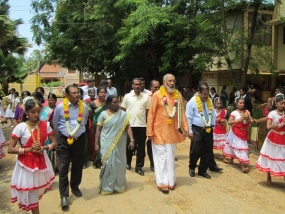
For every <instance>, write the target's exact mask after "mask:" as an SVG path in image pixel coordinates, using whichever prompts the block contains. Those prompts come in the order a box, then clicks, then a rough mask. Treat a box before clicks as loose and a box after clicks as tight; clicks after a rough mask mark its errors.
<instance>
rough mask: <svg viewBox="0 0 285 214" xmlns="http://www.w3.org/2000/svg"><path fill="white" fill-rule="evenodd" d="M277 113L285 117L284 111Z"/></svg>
mask: <svg viewBox="0 0 285 214" xmlns="http://www.w3.org/2000/svg"><path fill="white" fill-rule="evenodd" d="M275 111H276V113H277V114H278V115H280V116H283V114H284V111H282V112H278V111H277V110H275Z"/></svg>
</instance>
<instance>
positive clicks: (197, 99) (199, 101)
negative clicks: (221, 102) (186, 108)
mask: <svg viewBox="0 0 285 214" xmlns="http://www.w3.org/2000/svg"><path fill="white" fill-rule="evenodd" d="M195 101H196V104H197V107H198V111H199V113H200V116H201V118H202V120H203V122H204V124H205V127H206V132H207V133H210V132H211V119H212V109H213V104H212V100H211V98H210V97H208V98H207V101H206V102H207V107H208V109H209V112H207V114H208V118H209V121H208V123H207V121H206V119H205V115H204V114H203V105H202V101H201V99H200V97H199V96H198V95H196V97H195Z"/></svg>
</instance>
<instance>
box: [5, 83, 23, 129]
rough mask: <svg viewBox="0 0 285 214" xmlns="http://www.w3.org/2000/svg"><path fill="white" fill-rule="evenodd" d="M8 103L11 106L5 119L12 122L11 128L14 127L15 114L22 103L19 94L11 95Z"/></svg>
mask: <svg viewBox="0 0 285 214" xmlns="http://www.w3.org/2000/svg"><path fill="white" fill-rule="evenodd" d="M11 90H12V89H11ZM14 90H15V89H14ZM12 91H13V90H12ZM8 102H9V105H8V107H7V109H6V113H5V117H6V119H7V120H10V121H11V126H10V127H13V118H14V112H15V109H16V107H17V106H18V105H19V103H20V98H19V93H18V92H16V91H15V92H14V93H12V94H10V95H9V101H8Z"/></svg>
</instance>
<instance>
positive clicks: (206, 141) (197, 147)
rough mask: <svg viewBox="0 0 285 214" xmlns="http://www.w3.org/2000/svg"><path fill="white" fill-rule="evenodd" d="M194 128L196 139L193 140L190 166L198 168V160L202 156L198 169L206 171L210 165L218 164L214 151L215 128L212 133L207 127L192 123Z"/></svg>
mask: <svg viewBox="0 0 285 214" xmlns="http://www.w3.org/2000/svg"><path fill="white" fill-rule="evenodd" d="M192 130H193V135H194V139H193V140H192V141H191V146H190V154H189V156H190V157H189V159H190V161H189V168H190V169H194V168H196V167H197V161H198V160H199V158H200V164H199V167H198V171H199V172H201V173H202V172H206V170H207V169H208V168H209V167H214V166H216V162H215V160H214V153H213V143H214V140H213V129H211V132H210V133H207V132H206V129H203V128H201V127H199V126H195V125H192Z"/></svg>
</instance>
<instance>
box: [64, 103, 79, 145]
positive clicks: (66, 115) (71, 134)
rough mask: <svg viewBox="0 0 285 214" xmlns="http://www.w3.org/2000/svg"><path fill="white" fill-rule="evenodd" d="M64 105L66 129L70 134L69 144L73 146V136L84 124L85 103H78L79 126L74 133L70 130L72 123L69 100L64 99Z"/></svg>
mask: <svg viewBox="0 0 285 214" xmlns="http://www.w3.org/2000/svg"><path fill="white" fill-rule="evenodd" d="M62 103H63V111H64V114H63V115H64V119H65V122H66V129H67V134H68V138H67V143H68V144H69V145H71V144H73V140H74V139H73V136H74V135H75V133H76V132H77V131H78V130H79V128H80V124H81V122H82V118H83V113H84V103H83V101H82V100H79V101H78V119H77V124H76V126H75V128H74V129H73V130H72V131H71V130H70V122H69V117H70V115H69V106H68V99H67V98H64V99H63V101H62Z"/></svg>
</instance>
